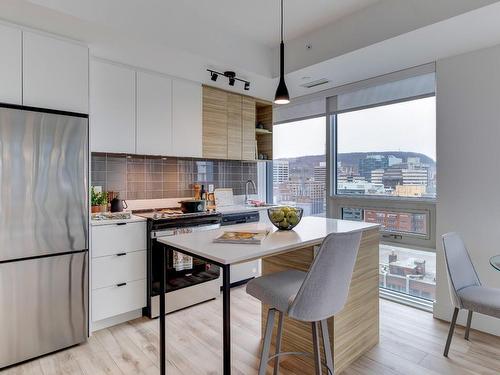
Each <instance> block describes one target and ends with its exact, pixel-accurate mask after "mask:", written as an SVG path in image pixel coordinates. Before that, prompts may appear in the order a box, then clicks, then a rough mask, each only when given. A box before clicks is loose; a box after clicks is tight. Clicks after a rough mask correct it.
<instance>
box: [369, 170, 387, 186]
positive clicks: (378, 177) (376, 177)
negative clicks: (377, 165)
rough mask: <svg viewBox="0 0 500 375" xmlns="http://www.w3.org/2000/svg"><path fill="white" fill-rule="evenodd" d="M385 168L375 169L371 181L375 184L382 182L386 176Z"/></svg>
mask: <svg viewBox="0 0 500 375" xmlns="http://www.w3.org/2000/svg"><path fill="white" fill-rule="evenodd" d="M384 172H385V170H384V169H374V170H373V171H372V174H371V178H370V180H371V182H372V183H373V184H382V180H383V178H384Z"/></svg>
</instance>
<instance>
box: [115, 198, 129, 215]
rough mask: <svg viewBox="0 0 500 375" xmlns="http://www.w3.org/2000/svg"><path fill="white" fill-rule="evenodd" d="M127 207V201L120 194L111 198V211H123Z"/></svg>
mask: <svg viewBox="0 0 500 375" xmlns="http://www.w3.org/2000/svg"><path fill="white" fill-rule="evenodd" d="M126 208H128V205H127V202H125V200H123V199H120V198H118V196H116V197H114V198H113V199H112V200H111V212H122V211H123V210H124V209H126Z"/></svg>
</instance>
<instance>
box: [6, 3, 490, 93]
mask: <svg viewBox="0 0 500 375" xmlns="http://www.w3.org/2000/svg"><path fill="white" fill-rule="evenodd" d="M498 3H499V2H498V1H494V0H474V1H471V0H404V1H402V0H309V1H307V2H304V1H303V0H284V6H285V70H286V72H287V80H288V81H290V84H289V90H290V94H291V96H292V97H296V96H298V95H304V94H308V93H313V92H316V91H319V90H323V89H325V88H329V87H331V86H332V85H336V84H339V83H340V84H341V83H344V82H348V81H349V80H357V79H363V78H367V77H366V75H367V74H375V73H383V72H386V71H387V70H388V69H392V68H395V67H401V68H404V67H408V66H405V65H407V64H410V66H411V64H416V63H420V62H421V61H423V60H426V59H429V58H431V59H432V58H435V57H436V56H437V55H439V53H435V52H436V51H439V49H440V48H441V47H440V46H441V45H442V46H446V45H448V44H450V43H451V45H456V44H457V43H458V44H459V45H461V46H462V47H461V48H462V49H464V48H466V47H465V44H467V41H468V38H467V37H465V36H464V37H462V39H461V40H458V41H457V40H456V38H454V37H453V33H451V34H449V36H447V37H448V38H450V40H445V38H443V37H440V38H438V40H437V41H436V40H429V44H428V46H426V45H420V44H419V48H421V50H417V51H415V50H414V48H415V47H411V43H413V42H411V41H412V40H413V39H412V38H411V37H410V35H409V34H411V33H415V32H418V30H420V29H424V28H427V27H430V26H432V25H437V24H439V23H441V22H448V21H450V20H452V19H453V18H455V17H461V16H465V15H466V14H467V13H470V12H473V11H474V10H475V9H479V8H481V7H485V6H488V5H490V4H493V5H495V4H498ZM279 5H280V2H279V0H252V1H246V0H210V1H200V0H182V1H165V0H148V1H141V0H85V1H82V0H2V1H0V17H1V18H3V19H5V20H6V21H12V22H16V23H20V24H23V25H25V26H29V27H34V28H37V29H42V30H46V31H48V32H52V33H56V34H60V35H63V36H68V37H71V38H75V39H79V40H82V41H84V42H85V43H87V44H88V45H89V46H90V51H91V54H92V55H95V56H99V57H102V58H107V59H110V60H115V61H119V62H122V63H125V64H130V65H134V66H140V67H143V68H145V69H151V70H155V71H159V72H163V73H166V74H170V75H173V76H178V77H182V78H186V79H190V80H194V81H198V82H202V83H209V84H212V85H215V86H218V85H222V83H220V82H215V83H213V82H211V81H210V75H209V74H207V73H206V69H207V68H208V69H214V70H218V71H225V70H233V71H235V72H236V73H237V75H238V76H241V77H242V78H243V79H245V80H248V81H251V82H252V85H251V90H250V92H249V94H250V95H253V96H258V97H262V98H266V99H271V98H272V97H273V95H274V90H275V86H276V82H277V81H276V77H277V63H278V57H277V56H278V55H277V47H278V44H279ZM462 25H468V27H466V28H464V27H463V26H462V30H461V32H462V33H464V34H467V35H472V36H473V35H475V34H476V33H482V30H485V31H488V33H486V34H487V35H490V36H489V37H488V38H487V39H488V40H489V41H490V42H491V41H492V40H493V39H495V38H496V35H497V28H499V27H500V26H494V25H484V24H482V25H470V24H467V23H463V24H462ZM403 35H405V36H406V39H405V40H406V41H407V42H406V44H405V45H404V46H403V47H405V46H406V47H407V48H408V49H409V51H410V52H411V53H410V54H409V55H410V56H412V57H414V59H409V58H408V56H407V55H406V54H405V53H400V54H399V55H398V56H392V57H391V60H390V61H387V60H384V58H383V56H381V57H380V58H376V56H377V54H379V52H377V51H378V50H379V51H382V50H383V48H385V47H384V46H385V45H386V44H387V43H390V41H391V40H392V39H394V38H397V37H400V36H403ZM446 35H448V34H446ZM415 40H416V39H415ZM499 42H500V40H499ZM415 43H416V42H415ZM419 43H420V42H419ZM436 43H439V45H436ZM308 46H309V47H310V48H307V47H308ZM412 48H413V49H412ZM458 49H460V48H458V46H456V48H453V50H458ZM366 50H368V51H370V53H369V54H367V52H366ZM430 51H432V53H430ZM417 55H418V56H417ZM369 56H372V57H370V58H369ZM417 57H418V58H417ZM431 61H432V60H431ZM347 62H348V63H347ZM424 62H429V61H424ZM353 66H356V67H358V68H356V69H350V67H353ZM359 67H361V68H362V69H359ZM303 77H309V78H308V79H307V80H303V79H302V78H303ZM323 78H326V79H327V80H328V81H329V82H328V84H326V85H319V86H315V87H312V88H305V87H303V85H304V83H307V81H316V80H320V79H323ZM326 86H328V87H326ZM224 88H227V87H224ZM229 89H230V90H234V91H237V90H239V89H240V88H237V87H235V88H229Z"/></svg>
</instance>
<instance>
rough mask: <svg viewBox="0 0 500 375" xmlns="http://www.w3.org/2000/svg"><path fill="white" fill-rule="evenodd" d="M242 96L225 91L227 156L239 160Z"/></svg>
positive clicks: (240, 156)
mask: <svg viewBox="0 0 500 375" xmlns="http://www.w3.org/2000/svg"><path fill="white" fill-rule="evenodd" d="M241 106H242V96H241V95H238V94H231V93H227V107H226V116H227V158H228V159H233V160H241V158H242V152H241V146H242V140H243V139H242V113H241V110H242V107H241Z"/></svg>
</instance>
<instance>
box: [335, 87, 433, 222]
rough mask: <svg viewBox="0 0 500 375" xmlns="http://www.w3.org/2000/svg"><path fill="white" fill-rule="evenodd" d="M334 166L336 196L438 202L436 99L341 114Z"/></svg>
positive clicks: (338, 122)
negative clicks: (408, 198)
mask: <svg viewBox="0 0 500 375" xmlns="http://www.w3.org/2000/svg"><path fill="white" fill-rule="evenodd" d="M336 162H337V184H336V189H337V190H336V191H337V194H340V195H364V196H366V195H370V196H388V197H412V198H435V196H436V101H435V97H434V96H432V97H428V98H423V99H416V100H410V101H405V102H401V103H396V104H389V105H382V106H377V107H373V108H367V109H361V110H354V111H349V112H345V113H340V114H338V115H337V158H336ZM390 217H393V215H389V216H386V219H388V218H390ZM386 219H384V220H386Z"/></svg>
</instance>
